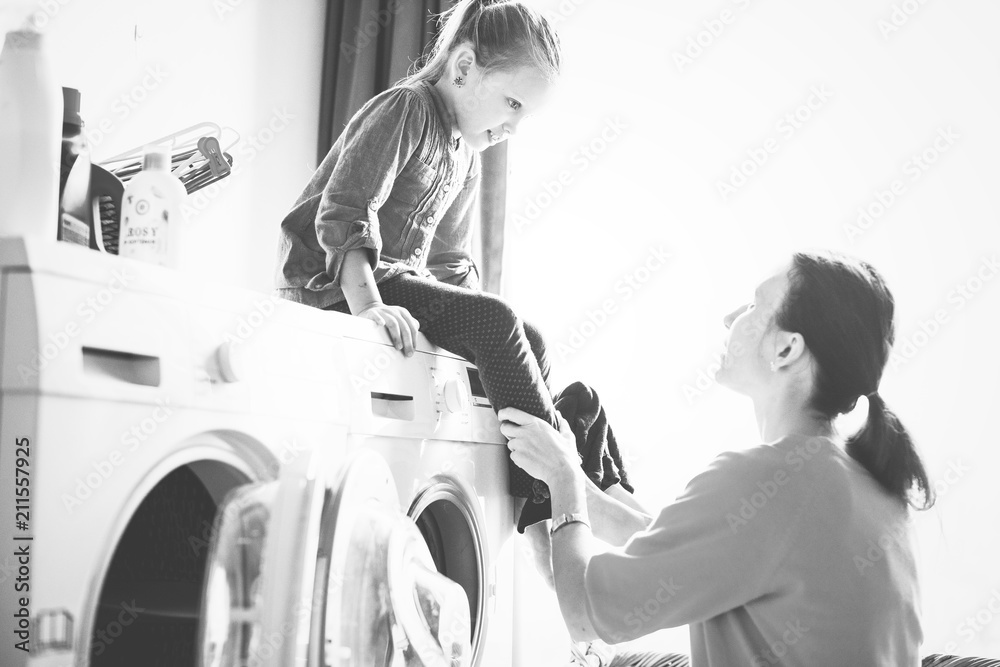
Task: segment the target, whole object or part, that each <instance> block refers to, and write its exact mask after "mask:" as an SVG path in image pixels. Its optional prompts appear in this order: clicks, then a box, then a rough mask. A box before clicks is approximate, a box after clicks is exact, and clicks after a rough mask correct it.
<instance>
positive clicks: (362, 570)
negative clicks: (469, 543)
mask: <svg viewBox="0 0 1000 667" xmlns="http://www.w3.org/2000/svg"><path fill="white" fill-rule="evenodd" d="M322 525H323V530H324V536H323V537H322V538H321V540H320V544H321V545H328V546H329V552H323V551H321V554H320V558H319V560H318V563H319V567H320V568H321V572H320V573H319V574H318V576H317V577H316V582H317V587H318V590H317V595H316V598H317V599H322V600H323V604H322V620H319V619H318V618H316V617H314V621H316V623H315V627H314V631H313V635H314V637H316V639H317V641H314V642H312V643H311V644H312V646H313V647H314V648H317V649H319V648H320V647H321V648H322V654H321V655H319V656H317V657H318V661H317V662H315V663H310V664H316V665H320V666H322V667H347V666H348V665H351V666H353V665H365V666H366V667H368V666H371V667H383V666H389V667H404V666H405V667H417V666H424V667H464V666H466V665H469V664H470V660H471V655H472V650H471V647H470V645H469V640H468V637H469V628H470V622H469V612H468V598H467V597H466V595H465V591H464V590H463V589H462V587H461V586H459V585H458V584H456V583H454V582H453V581H451V580H450V579H448V578H446V577H444V576H442V575H440V574H439V573H438V572H437V569H436V568H435V567H434V561H433V559H432V558H431V555H430V552H429V551H428V549H427V546H426V543H425V542H424V540H423V538H422V536H421V535H420V531H419V530H417V528H416V525H415V524H414V523H413V521H412V520H411V519H409V518H408V517H406V516H405V515H404V514H403V513H402V512H401V511H400V509H399V503H398V498H397V496H396V486H395V484H394V482H393V480H392V475H391V472H390V471H389V467H388V465H387V464H386V463H385V461H384V460H383V459H382V458H381V457H380V456H378V455H377V454H374V453H372V452H367V451H363V452H361V453H360V454H359V456H358V458H356V459H355V460H354V461H353V462H352V463H351V464H350V465H349V466H348V467H347V469H346V470H345V471H344V475H343V477H342V479H341V481H340V483H339V484H338V485H337V486H336V492H335V493H334V494H333V496H332V497H331V499H330V502H328V503H327V504H326V516H325V520H324V521H323V522H322ZM324 581H325V585H324V584H323V582H324Z"/></svg>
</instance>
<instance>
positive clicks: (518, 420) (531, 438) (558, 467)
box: [497, 408, 580, 485]
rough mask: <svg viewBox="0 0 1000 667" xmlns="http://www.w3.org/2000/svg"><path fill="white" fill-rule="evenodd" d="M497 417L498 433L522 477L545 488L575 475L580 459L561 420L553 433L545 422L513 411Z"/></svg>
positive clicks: (568, 430) (511, 409)
mask: <svg viewBox="0 0 1000 667" xmlns="http://www.w3.org/2000/svg"><path fill="white" fill-rule="evenodd" d="M497 416H498V417H499V418H500V432H501V433H503V434H504V436H505V437H506V438H507V439H508V442H507V449H509V450H510V458H511V460H512V461H513V462H514V463H515V464H516V465H517V466H518V467H520V468H521V469H523V470H524V471H525V472H526V473H528V474H529V475H531V476H532V477H534V478H536V479H540V480H542V481H543V482H545V483H546V484H549V485H552V483H553V482H555V481H556V480H559V479H563V478H565V477H566V476H571V475H574V474H576V470H577V468H578V467H579V465H580V456H579V455H578V454H577V452H576V438H575V437H574V436H573V432H572V431H571V430H570V427H569V424H568V423H567V422H566V420H565V419H563V418H562V417H559V431H558V432H557V431H556V430H555V429H554V428H552V426H551V425H549V424H548V423H547V422H545V421H543V420H541V419H539V418H538V417H534V416H532V415H529V414H528V413H527V412H524V411H523V410H518V409H517V408H504V409H503V410H501V411H500V412H499V413H498V414H497Z"/></svg>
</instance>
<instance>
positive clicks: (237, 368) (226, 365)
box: [212, 340, 246, 382]
mask: <svg viewBox="0 0 1000 667" xmlns="http://www.w3.org/2000/svg"><path fill="white" fill-rule="evenodd" d="M244 357H245V355H244V352H243V349H242V348H241V347H240V346H239V345H237V344H236V342H235V341H231V340H227V341H226V342H225V343H223V344H222V345H220V346H219V347H218V348H216V350H215V364H216V367H217V370H216V372H215V373H213V374H212V375H213V377H212V379H213V380H215V381H216V382H239V381H240V380H242V379H244V378H245V377H246V360H245V358H244Z"/></svg>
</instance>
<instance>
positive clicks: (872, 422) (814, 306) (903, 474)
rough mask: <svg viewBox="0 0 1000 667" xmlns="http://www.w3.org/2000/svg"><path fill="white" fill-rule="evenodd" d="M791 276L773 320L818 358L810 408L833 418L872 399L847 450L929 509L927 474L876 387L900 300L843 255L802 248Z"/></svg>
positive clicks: (901, 496) (897, 492)
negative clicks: (864, 420) (860, 401)
mask: <svg viewBox="0 0 1000 667" xmlns="http://www.w3.org/2000/svg"><path fill="white" fill-rule="evenodd" d="M788 276H789V288H788V293H787V295H786V296H785V300H784V303H782V305H781V307H780V308H779V309H778V312H777V313H776V314H775V317H774V324H775V326H777V327H778V328H779V329H781V330H782V331H794V332H797V333H799V334H801V335H802V337H803V339H804V340H805V343H806V347H807V348H808V349H809V352H810V354H811V355H812V357H813V360H814V362H815V373H814V376H813V379H814V384H813V393H812V396H810V407H811V408H812V409H813V410H815V411H816V412H817V413H818V414H820V415H822V416H824V417H826V418H828V419H833V418H834V417H836V416H837V415H839V414H843V413H845V412H849V411H851V410H852V409H854V406H855V405H856V403H857V400H858V398H859V397H860V396H868V420H867V423H866V424H865V426H864V428H862V429H861V430H860V431H859V432H858V433H856V434H854V435H853V436H851V437H850V438H849V439H848V440H847V443H846V449H847V453H848V454H850V456H851V457H852V458H854V459H855V460H856V461H857V462H858V463H860V464H861V465H862V466H864V468H865V469H866V470H867V471H868V472H869V473H870V474H871V476H872V477H873V478H874V479H875V480H876V481H877V482H878V483H879V484H880V485H881V486H882V488H883V489H885V491H886V492H887V493H889V494H891V495H892V496H893V497H894V498H897V499H898V500H899V501H900V502H901V503H904V504H906V503H909V504H911V505H912V506H913V507H915V508H917V509H928V508H930V507H931V506H932V505H933V504H934V497H933V492H932V489H931V484H930V481H929V479H928V477H927V471H926V470H925V469H924V465H923V463H922V462H921V460H920V456H919V455H918V454H917V451H916V448H915V447H914V444H913V441H912V440H911V439H910V435H909V433H907V431H906V429H905V428H903V424H902V423H901V422H900V421H899V418H898V417H897V416H896V415H895V413H893V412H892V411H891V410H889V408H887V407H886V405H885V401H884V400H883V399H882V397H881V396H880V395H879V394H878V391H877V387H878V386H879V383H880V381H881V379H882V372H883V370H885V366H886V363H887V362H888V360H889V352H890V350H891V349H892V344H893V341H894V339H895V325H894V322H893V317H894V313H895V301H894V300H893V297H892V293H891V292H889V289H888V287H886V284H885V281H884V280H883V278H882V276H881V275H880V274H879V273H878V271H876V270H875V268H874V267H872V266H871V265H870V264H867V263H866V262H862V261H858V260H854V259H851V258H849V257H846V256H844V255H840V254H837V253H823V254H819V253H796V254H795V255H794V256H793V258H792V268H791V269H790V270H789V273H788ZM920 496H922V498H921V497H920Z"/></svg>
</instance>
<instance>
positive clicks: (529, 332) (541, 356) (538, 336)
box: [523, 322, 552, 396]
mask: <svg viewBox="0 0 1000 667" xmlns="http://www.w3.org/2000/svg"><path fill="white" fill-rule="evenodd" d="M523 324H524V335H525V336H526V337H527V338H528V344H529V345H531V353H532V354H534V355H535V361H537V362H538V369H539V370H540V371H541V372H542V381H543V382H544V383H545V388H546V389H547V390H548V392H549V395H550V396H551V395H552V385H551V384H550V383H549V373H551V372H552V364H551V363H549V351H548V349H547V348H546V346H545V339H544V338H543V337H542V333H541V332H540V331H539V330H538V328H537V327H535V326H534V325H533V324H531V322H523Z"/></svg>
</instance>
